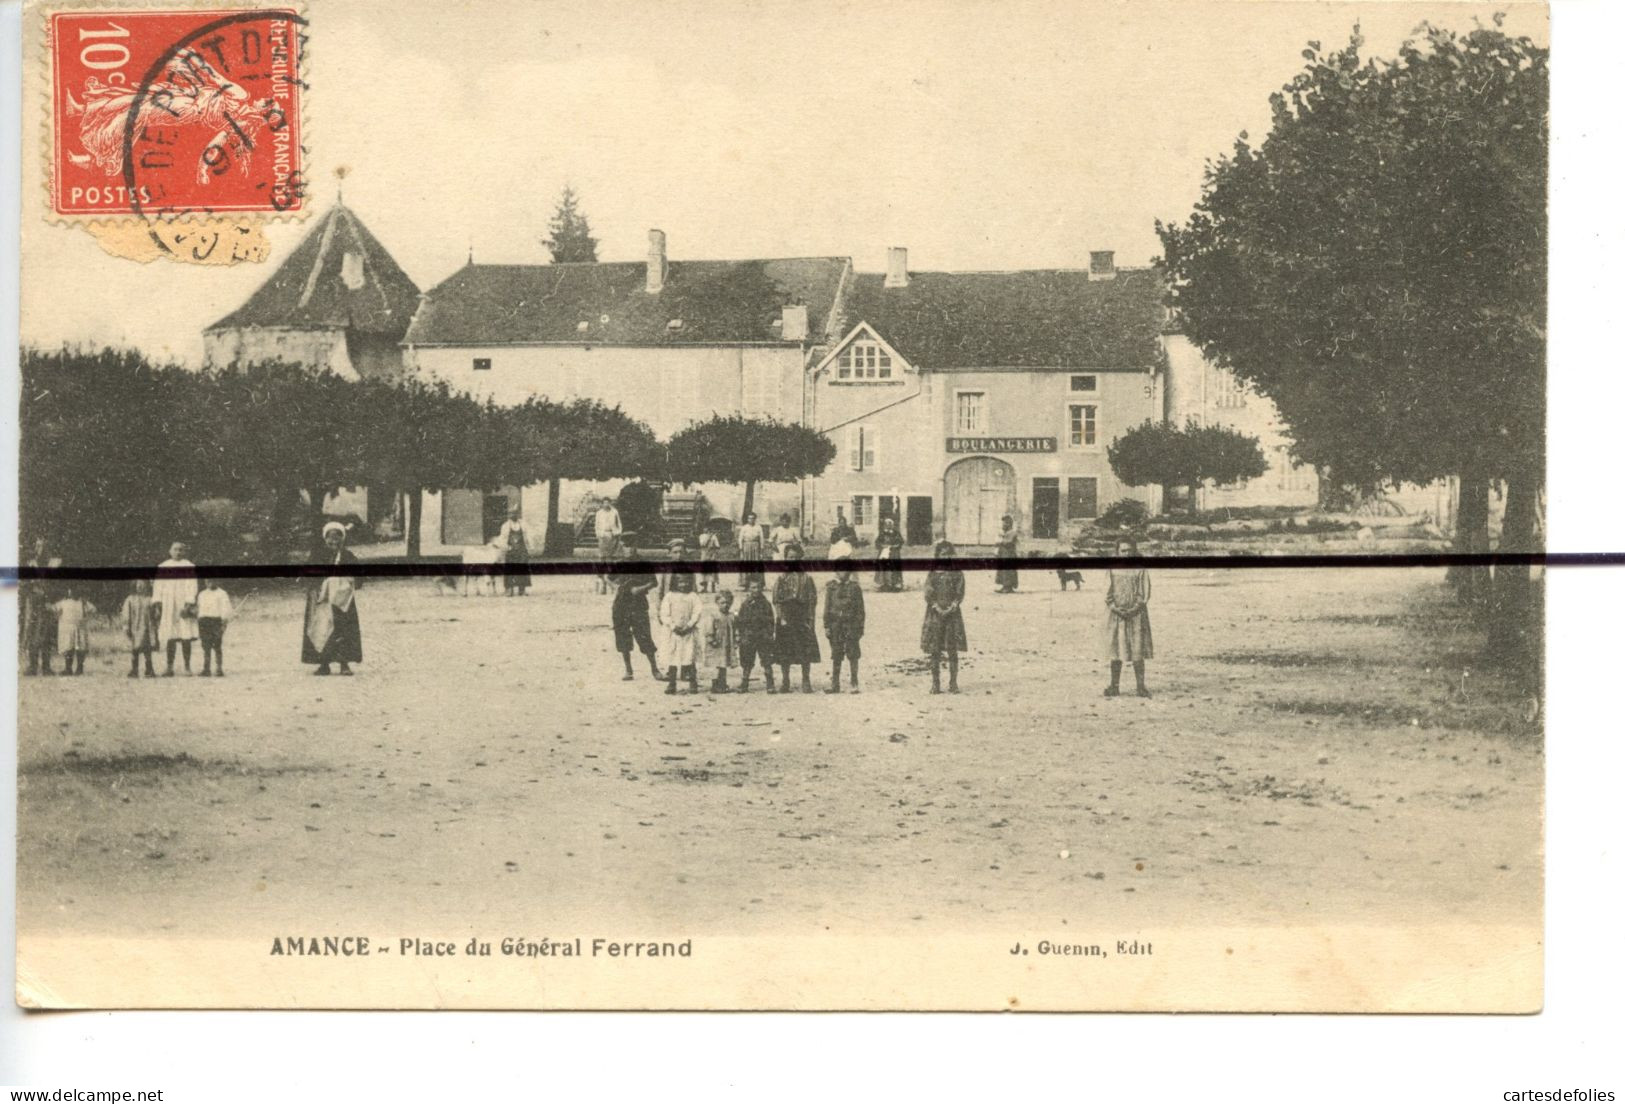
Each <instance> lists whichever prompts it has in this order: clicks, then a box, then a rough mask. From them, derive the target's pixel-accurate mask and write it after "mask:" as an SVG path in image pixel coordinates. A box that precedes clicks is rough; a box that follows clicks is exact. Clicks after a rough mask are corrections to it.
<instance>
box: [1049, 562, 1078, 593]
mask: <svg viewBox="0 0 1625 1104" xmlns="http://www.w3.org/2000/svg"><path fill="white" fill-rule="evenodd" d="M1055 574H1056V576H1057V577H1059V578H1060V580H1061V589H1062V590H1065V589H1066V585H1067V584H1068V583H1071V584H1072V585H1073V587H1075V588H1076V589H1078V590H1082V589H1083V572H1081V571H1068V570H1066V568H1064V567H1063V568H1058V569H1057V570H1056V572H1055Z"/></svg>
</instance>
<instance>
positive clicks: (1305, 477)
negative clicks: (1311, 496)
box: [1274, 445, 1315, 491]
mask: <svg viewBox="0 0 1625 1104" xmlns="http://www.w3.org/2000/svg"><path fill="white" fill-rule="evenodd" d="M1274 452H1275V456H1274V460H1275V464H1274V467H1275V486H1276V489H1277V490H1282V491H1307V490H1309V489H1310V488H1311V487H1313V486H1314V483H1313V480H1314V477H1315V472H1314V469H1313V468H1311V467H1309V465H1307V464H1299V463H1297V462H1296V461H1294V460H1293V459H1292V451H1291V450H1290V449H1289V448H1288V447H1287V446H1286V445H1276V446H1275V449H1274Z"/></svg>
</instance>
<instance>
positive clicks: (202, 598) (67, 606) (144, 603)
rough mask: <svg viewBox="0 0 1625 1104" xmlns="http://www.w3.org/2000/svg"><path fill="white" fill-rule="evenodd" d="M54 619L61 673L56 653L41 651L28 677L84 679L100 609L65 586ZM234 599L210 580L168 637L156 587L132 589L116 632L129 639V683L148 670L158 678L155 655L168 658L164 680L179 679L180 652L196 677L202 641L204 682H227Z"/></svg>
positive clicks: (139, 582)
mask: <svg viewBox="0 0 1625 1104" xmlns="http://www.w3.org/2000/svg"><path fill="white" fill-rule="evenodd" d="M49 609H50V611H51V612H52V613H53V614H54V615H55V620H56V625H55V638H56V653H57V654H58V655H60V656H61V659H62V670H61V671H60V672H53V670H52V664H51V653H50V652H49V651H48V650H46V649H44V648H41V649H39V651H38V652H33V651H31V652H30V653H29V656H28V659H29V668H28V674H37V673H44V674H47V675H49V674H61V675H64V676H67V675H82V674H84V673H85V657H86V656H87V655H88V654H89V653H90V618H91V616H92V615H94V614H95V613H96V607H95V606H94V605H93V604H92V603H90V602H89V601H87V600H85V598H84V597H82V596H81V595H80V594H79V593H78V592H77V591H76V589H75V587H74V586H73V585H72V584H71V583H68V584H63V587H62V597H60V598H58V599H56V600H55V601H54V602H51V603H49ZM231 613H232V609H231V598H230V597H229V596H228V595H227V594H226V592H225V590H224V589H223V588H222V587H221V586H220V584H219V582H218V581H216V580H213V579H210V580H208V581H206V582H205V583H203V585H202V589H200V590H198V591H197V596H196V599H195V600H194V601H191V602H187V603H185V604H183V605H182V606H181V608H180V609H179V610H178V611H177V616H176V617H175V618H174V621H173V624H172V626H171V630H170V632H169V634H168V635H167V637H166V635H165V631H164V629H165V618H164V609H163V602H162V600H161V599H156V598H154V597H153V593H152V584H151V583H149V582H147V580H145V579H136V580H135V581H133V582H132V583H131V584H130V593H129V594H128V595H127V596H126V597H125V599H124V603H123V605H122V606H120V607H119V612H118V615H117V618H116V620H115V622H114V624H115V625H116V627H117V628H118V629H120V630H121V631H122V632H123V634H124V639H125V643H126V645H127V646H128V648H129V651H130V674H129V677H130V678H139V677H140V676H141V674H142V672H143V667H144V668H145V674H146V676H147V677H148V678H156V677H157V676H158V672H157V671H156V670H155V669H154V668H153V665H152V656H153V653H154V652H157V651H160V650H164V651H166V652H167V660H168V662H167V664H166V666H165V669H164V674H165V675H167V676H173V675H174V673H175V653H176V651H177V650H179V651H180V653H181V656H182V658H183V661H184V664H185V670H186V672H187V673H188V674H190V673H191V671H192V642H193V641H194V640H196V641H198V642H199V643H200V644H201V645H202V649H203V671H202V674H203V676H204V677H211V676H213V677H219V678H224V677H225V675H226V656H225V640H226V622H227V621H229V620H230V619H231Z"/></svg>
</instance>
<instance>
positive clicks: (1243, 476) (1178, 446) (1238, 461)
mask: <svg viewBox="0 0 1625 1104" xmlns="http://www.w3.org/2000/svg"><path fill="white" fill-rule="evenodd" d="M1106 459H1107V460H1108V461H1109V462H1110V463H1111V466H1112V472H1113V473H1114V474H1115V475H1116V476H1117V478H1118V479H1120V480H1122V481H1123V482H1124V483H1127V484H1128V485H1129V486H1131V487H1143V486H1146V485H1148V484H1155V485H1157V486H1160V487H1162V488H1163V493H1164V500H1165V501H1171V500H1172V498H1173V496H1172V494H1170V493H1169V492H1170V491H1171V490H1172V489H1173V488H1175V487H1185V488H1188V489H1189V491H1190V508H1191V509H1192V510H1194V509H1196V490H1197V488H1198V487H1200V486H1201V485H1202V484H1203V483H1204V482H1207V481H1209V480H1211V481H1212V482H1214V483H1238V482H1241V481H1243V480H1247V479H1255V478H1257V477H1258V476H1260V475H1263V474H1264V473H1265V472H1266V471H1268V470H1269V462H1268V461H1267V460H1266V459H1265V457H1264V450H1263V449H1262V448H1261V447H1260V446H1259V443H1258V438H1257V437H1251V436H1248V435H1247V434H1244V433H1240V432H1238V431H1237V430H1234V429H1231V428H1229V427H1228V426H1212V425H1209V426H1204V425H1199V424H1197V423H1196V422H1195V421H1191V422H1187V423H1186V424H1185V426H1184V427H1183V428H1179V427H1177V426H1171V425H1167V424H1165V423H1161V422H1146V423H1144V424H1142V425H1139V426H1136V427H1134V428H1133V429H1131V430H1129V431H1128V432H1127V433H1124V434H1123V435H1122V436H1121V437H1118V438H1117V439H1116V440H1115V441H1113V442H1112V443H1111V444H1110V445H1108V446H1107V447H1106Z"/></svg>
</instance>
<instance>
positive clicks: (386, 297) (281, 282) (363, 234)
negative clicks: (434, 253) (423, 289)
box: [203, 202, 418, 379]
mask: <svg viewBox="0 0 1625 1104" xmlns="http://www.w3.org/2000/svg"><path fill="white" fill-rule="evenodd" d="M417 305H418V287H417V285H416V284H414V283H413V282H412V278H411V277H410V276H408V275H407V274H406V273H405V272H404V271H403V270H402V269H401V266H400V265H399V264H397V263H395V258H394V257H392V256H390V255H389V251H388V250H387V249H385V248H384V247H383V246H382V245H381V244H379V241H378V239H377V238H375V237H373V236H372V232H371V231H370V230H368V229H367V228H366V226H365V225H363V224H362V222H361V220H360V219H359V218H357V217H356V216H355V213H354V212H352V211H351V210H350V209H349V208H348V207H346V206H345V205H344V204H343V202H338V203H335V204H333V206H332V207H331V208H330V209H329V210H328V212H327V213H326V214H325V215H323V216H322V217H321V218H320V219H318V220H317V221H316V222H315V224H314V225H312V226H311V228H310V229H309V230H308V231H306V233H305V236H304V238H303V239H302V240H301V241H300V242H299V244H298V245H297V246H295V247H294V249H293V252H291V253H289V254H288V256H287V259H285V260H284V261H283V262H282V263H281V264H280V265H278V266H277V268H276V271H275V272H273V273H271V276H270V278H269V279H267V280H266V281H265V283H263V284H262V285H260V288H259V290H258V291H256V292H254V294H253V295H251V296H249V297H248V301H247V302H245V303H244V304H243V305H242V306H240V307H238V308H237V309H236V310H234V311H232V312H231V313H230V314H228V315H226V316H225V317H224V318H222V319H220V321H218V322H216V323H214V324H213V325H211V326H209V327H208V328H207V329H205V330H204V331H203V355H204V361H205V363H207V364H210V365H229V364H251V363H254V362H258V361H271V360H279V359H280V360H286V361H290V362H297V363H301V364H305V365H308V366H310V367H312V368H316V369H322V368H326V369H331V370H332V371H334V372H336V373H338V374H339V375H341V376H345V377H348V378H350V379H362V378H368V379H371V378H377V377H380V376H383V377H394V376H398V375H400V373H401V367H402V361H401V339H402V338H403V337H405V336H406V327H407V325H408V324H409V323H410V322H411V321H412V313H413V312H414V311H415V310H416V309H417Z"/></svg>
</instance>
